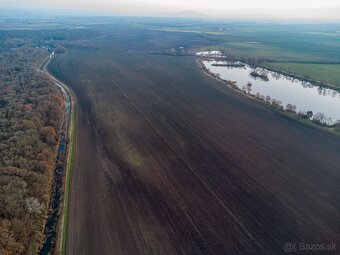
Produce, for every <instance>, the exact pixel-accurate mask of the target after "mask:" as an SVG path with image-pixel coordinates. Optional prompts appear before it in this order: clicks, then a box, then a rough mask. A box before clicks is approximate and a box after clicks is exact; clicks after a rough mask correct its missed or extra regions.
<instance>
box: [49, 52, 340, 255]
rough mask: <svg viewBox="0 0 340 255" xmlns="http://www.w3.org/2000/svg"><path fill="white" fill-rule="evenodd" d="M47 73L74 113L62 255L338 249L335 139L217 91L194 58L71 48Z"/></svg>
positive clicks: (339, 148)
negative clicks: (67, 93) (73, 104)
mask: <svg viewBox="0 0 340 255" xmlns="http://www.w3.org/2000/svg"><path fill="white" fill-rule="evenodd" d="M89 59H91V61H88V60H89ZM50 70H51V71H52V72H53V73H54V75H55V76H56V77H58V78H59V79H61V80H63V81H64V82H65V83H66V84H68V85H70V87H71V88H72V89H73V90H74V92H75V94H76V96H77V99H78V102H79V107H78V112H77V122H76V130H77V140H76V145H77V146H76V154H75V167H74V170H73V177H72V183H71V186H72V190H71V204H70V218H69V226H68V229H69V233H68V244H67V250H68V254H285V252H284V249H283V248H284V244H285V243H288V242H294V243H298V242H304V243H321V244H328V243H337V242H338V241H339V239H338V236H339V213H340V185H339V179H340V156H339V155H340V139H339V137H337V136H335V135H333V134H330V133H327V132H324V131H321V130H319V129H316V128H314V127H309V126H306V125H304V124H301V123H299V122H297V121H295V120H293V119H291V118H290V117H288V116H286V115H285V114H281V113H278V112H275V111H273V110H271V109H268V108H266V107H264V106H261V105H258V104H256V103H255V102H253V101H252V100H250V99H248V98H246V97H244V96H242V95H240V94H238V93H235V92H234V91H232V90H231V89H227V88H222V87H221V84H220V83H219V82H217V81H215V80H212V79H209V78H208V77H206V76H204V75H203V74H201V73H200V72H199V71H198V69H197V67H196V66H195V63H194V60H193V59H192V58H184V57H166V56H147V55H138V54H123V53H112V52H105V51H102V50H97V51H96V50H93V51H91V50H81V49H79V50H78V49H72V50H70V51H69V52H68V54H67V55H64V56H58V58H57V59H56V61H54V62H53V63H52V64H51V65H50ZM338 248H340V247H338ZM333 253H334V254H336V252H335V251H334V252H333ZM327 254H328V253H327ZM330 254H332V253H330Z"/></svg>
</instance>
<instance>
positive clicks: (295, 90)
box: [202, 54, 340, 124]
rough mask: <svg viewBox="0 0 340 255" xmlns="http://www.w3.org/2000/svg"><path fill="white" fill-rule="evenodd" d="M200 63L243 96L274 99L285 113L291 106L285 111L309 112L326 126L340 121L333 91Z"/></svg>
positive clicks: (243, 68)
mask: <svg viewBox="0 0 340 255" xmlns="http://www.w3.org/2000/svg"><path fill="white" fill-rule="evenodd" d="M207 55H208V54H204V56H207ZM202 62H203V64H204V66H205V67H206V68H207V69H208V70H209V71H210V72H211V73H213V74H215V75H216V74H217V75H218V76H219V77H220V78H221V79H223V80H226V81H234V82H236V83H235V85H236V86H237V87H238V88H239V89H241V90H243V91H245V92H246V93H249V94H251V95H255V96H256V97H259V98H263V99H266V98H267V99H268V100H273V99H275V100H276V101H277V102H278V103H279V104H280V105H282V106H283V107H284V108H285V109H286V108H287V105H288V104H290V105H289V106H288V107H293V109H294V110H295V111H296V112H297V113H298V112H303V113H306V112H307V111H312V112H313V113H314V116H319V117H320V116H323V117H322V122H324V123H327V124H333V123H335V122H336V121H338V120H340V93H339V92H337V91H335V90H332V89H328V88H322V87H319V86H315V85H313V84H311V83H309V82H305V81H301V80H297V79H294V78H292V77H288V76H284V75H281V74H279V73H276V72H272V71H268V70H266V69H260V68H252V67H250V66H249V65H246V64H242V63H239V62H238V63H236V64H235V63H232V64H230V63H227V62H225V61H216V60H212V59H211V60H203V61H202ZM251 73H252V74H251ZM295 107H296V109H295ZM318 113H319V114H318ZM315 118H316V117H315Z"/></svg>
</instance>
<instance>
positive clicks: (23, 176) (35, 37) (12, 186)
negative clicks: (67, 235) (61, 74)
mask: <svg viewBox="0 0 340 255" xmlns="http://www.w3.org/2000/svg"><path fill="white" fill-rule="evenodd" d="M59 33H64V34H65V33H66V34H67V32H65V31H64V32H62V31H56V30H55V31H1V32H0V38H1V43H0V254H2V255H6V254H15V255H18V254H37V252H38V251H39V249H40V247H41V244H42V241H43V234H44V224H45V221H46V217H47V214H48V210H49V201H50V197H51V189H52V185H53V174H54V169H55V162H56V152H57V147H58V143H59V139H60V130H61V125H62V122H63V118H64V110H65V105H64V98H63V94H62V92H61V91H60V89H59V88H58V87H57V86H55V84H53V82H52V81H50V80H49V78H48V77H47V76H46V75H45V74H44V72H43V71H42V70H40V67H41V65H42V63H43V62H44V60H45V59H47V58H48V57H49V54H50V52H51V51H52V50H57V49H61V48H62V47H61V43H62V42H63V41H64V40H65V39H67V38H66V37H65V36H64V37H61V36H59ZM69 35H72V36H74V38H81V36H79V34H78V33H74V32H73V33H69Z"/></svg>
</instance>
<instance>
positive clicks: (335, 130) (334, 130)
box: [196, 57, 340, 135]
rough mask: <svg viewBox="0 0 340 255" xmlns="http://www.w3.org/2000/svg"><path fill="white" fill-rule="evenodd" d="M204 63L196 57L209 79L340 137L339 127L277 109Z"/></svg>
mask: <svg viewBox="0 0 340 255" xmlns="http://www.w3.org/2000/svg"><path fill="white" fill-rule="evenodd" d="M203 61H204V58H200V57H196V64H197V67H198V68H199V69H200V71H201V72H202V73H203V74H204V75H207V76H208V77H210V78H212V79H215V80H217V81H219V82H221V83H223V84H224V85H227V86H228V87H229V88H231V89H233V90H234V91H235V92H238V93H241V94H242V95H243V96H246V97H248V98H250V99H252V100H255V101H256V102H257V103H260V104H262V105H265V106H269V107H270V108H271V109H274V110H276V111H279V112H283V113H285V114H287V115H288V116H290V117H292V118H294V119H296V120H298V121H300V122H303V123H305V124H308V125H312V126H314V127H317V128H321V129H323V130H327V131H329V132H332V133H335V134H337V135H340V131H339V126H338V125H336V124H335V125H327V124H322V123H318V122H316V121H313V120H311V119H306V118H302V117H301V116H299V114H298V113H297V112H291V111H288V110H286V109H284V108H282V107H277V106H275V105H273V104H271V103H268V102H266V101H265V100H263V99H260V98H257V97H256V96H255V95H251V94H248V93H246V92H244V91H242V90H241V89H240V88H239V87H238V86H237V85H236V82H235V81H232V80H224V79H222V78H220V77H219V75H216V74H214V73H212V72H211V71H210V70H209V69H207V68H206V67H205V65H204V63H203ZM253 66H254V65H253ZM259 67H260V66H259ZM261 68H265V67H261ZM265 69H267V68H265ZM270 71H273V72H275V71H274V70H270ZM289 77H290V76H289ZM292 78H294V77H292Z"/></svg>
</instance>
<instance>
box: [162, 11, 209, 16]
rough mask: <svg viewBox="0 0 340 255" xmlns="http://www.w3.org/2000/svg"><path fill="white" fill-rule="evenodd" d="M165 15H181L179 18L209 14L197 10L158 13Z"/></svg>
mask: <svg viewBox="0 0 340 255" xmlns="http://www.w3.org/2000/svg"><path fill="white" fill-rule="evenodd" d="M160 16H165V17H181V18H208V17H209V16H208V15H206V14H204V13H202V12H198V11H190V10H188V11H181V12H168V13H163V14H160Z"/></svg>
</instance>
